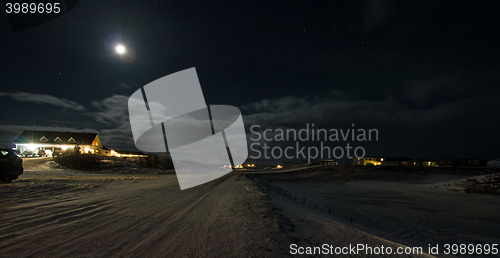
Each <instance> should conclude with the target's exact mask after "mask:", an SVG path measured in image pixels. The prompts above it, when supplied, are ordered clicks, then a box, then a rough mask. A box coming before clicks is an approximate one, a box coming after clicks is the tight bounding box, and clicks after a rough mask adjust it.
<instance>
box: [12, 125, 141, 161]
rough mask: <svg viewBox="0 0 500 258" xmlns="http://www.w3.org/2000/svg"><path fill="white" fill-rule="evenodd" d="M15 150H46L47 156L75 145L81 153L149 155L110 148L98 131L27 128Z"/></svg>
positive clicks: (36, 151) (123, 155)
mask: <svg viewBox="0 0 500 258" xmlns="http://www.w3.org/2000/svg"><path fill="white" fill-rule="evenodd" d="M13 144H14V145H15V147H14V150H16V151H18V152H19V153H24V152H25V151H31V152H33V153H38V152H39V151H40V150H41V151H44V152H45V154H46V155H47V156H49V157H50V156H52V154H53V153H58V152H62V151H64V150H67V149H70V148H71V149H73V148H75V147H77V146H78V147H79V148H80V152H81V153H88V154H96V155H103V156H115V157H123V158H126V157H147V154H146V153H143V152H138V151H122V150H110V149H108V148H106V147H105V146H103V145H102V143H101V140H100V139H99V136H98V135H97V133H79V132H53V131H35V130H25V131H24V132H23V133H22V134H21V135H19V136H18V137H17V138H16V139H15V140H14V141H13Z"/></svg>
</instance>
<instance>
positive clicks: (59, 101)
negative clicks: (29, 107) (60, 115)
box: [0, 92, 85, 111]
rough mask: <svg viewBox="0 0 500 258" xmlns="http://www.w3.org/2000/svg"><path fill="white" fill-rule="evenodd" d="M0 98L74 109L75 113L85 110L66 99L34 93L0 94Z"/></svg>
mask: <svg viewBox="0 0 500 258" xmlns="http://www.w3.org/2000/svg"><path fill="white" fill-rule="evenodd" d="M0 97H10V98H12V99H14V100H15V101H18V102H29V103H35V104H47V105H52V106H57V107H63V108H68V109H74V110H77V111H82V110H85V107H83V106H82V105H79V104H77V103H76V102H73V101H71V100H67V99H63V98H57V97H54V96H52V95H46V94H35V93H28V92H17V93H7V92H0Z"/></svg>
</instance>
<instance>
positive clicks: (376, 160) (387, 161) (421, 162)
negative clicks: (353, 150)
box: [353, 156, 437, 167]
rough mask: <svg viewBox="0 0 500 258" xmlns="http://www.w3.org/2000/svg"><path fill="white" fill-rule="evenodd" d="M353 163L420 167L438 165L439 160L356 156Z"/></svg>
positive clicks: (359, 164) (358, 164)
mask: <svg viewBox="0 0 500 258" xmlns="http://www.w3.org/2000/svg"><path fill="white" fill-rule="evenodd" d="M353 164H354V165H357V166H418V167H436V166H437V162H436V161H434V160H429V159H421V158H406V157H403V158H396V157H376V156H365V157H363V158H354V159H353Z"/></svg>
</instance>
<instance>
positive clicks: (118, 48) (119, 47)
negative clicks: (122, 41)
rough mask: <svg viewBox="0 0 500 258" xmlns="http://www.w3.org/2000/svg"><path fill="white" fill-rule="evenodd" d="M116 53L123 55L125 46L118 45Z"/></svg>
mask: <svg viewBox="0 0 500 258" xmlns="http://www.w3.org/2000/svg"><path fill="white" fill-rule="evenodd" d="M115 50H116V53H118V54H123V53H125V47H124V46H123V45H118V46H116V47H115Z"/></svg>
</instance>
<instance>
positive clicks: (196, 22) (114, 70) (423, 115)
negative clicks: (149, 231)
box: [0, 0, 500, 160]
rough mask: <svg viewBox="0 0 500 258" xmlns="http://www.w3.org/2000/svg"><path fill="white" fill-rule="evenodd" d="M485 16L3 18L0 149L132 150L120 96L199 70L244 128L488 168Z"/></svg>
mask: <svg viewBox="0 0 500 258" xmlns="http://www.w3.org/2000/svg"><path fill="white" fill-rule="evenodd" d="M495 3H496V2H495V1H467V2H459V1H374V0H372V1H300V2H295V1H217V2H216V1H80V3H79V4H78V5H77V6H76V7H75V8H74V9H72V10H71V11H70V12H68V13H67V14H65V15H63V16H61V17H59V18H57V19H55V20H52V21H50V22H48V23H45V24H42V25H40V26H37V27H34V28H31V29H28V30H25V31H21V32H17V33H13V32H12V31H11V28H10V24H9V21H8V19H7V15H6V14H5V13H3V14H2V16H1V17H0V35H1V36H0V50H1V51H0V60H1V62H0V87H1V89H0V100H1V101H0V107H1V109H2V115H1V119H0V141H1V144H2V145H4V146H9V147H10V144H11V142H12V140H13V139H14V138H15V137H16V136H17V135H19V134H20V133H21V132H22V131H23V130H25V129H39V130H74V131H88V132H98V133H99V136H100V138H101V140H102V142H103V144H104V145H106V146H107V147H110V148H119V149H129V150H134V149H135V146H134V143H133V139H132V134H131V130H130V124H129V121H128V110H127V101H128V98H129V97H130V95H131V94H132V93H133V92H135V91H136V90H137V89H139V88H140V87H142V86H144V85H146V84H148V83H149V82H151V81H154V80H156V79H158V78H161V77H163V76H166V75H168V74H171V73H175V72H177V71H181V70H184V69H187V68H191V67H196V71H197V73H198V77H199V80H200V83H201V86H202V89H203V93H204V95H205V99H206V102H207V104H211V105H214V104H226V105H233V106H237V107H239V108H240V110H241V112H242V114H243V116H244V117H243V119H244V123H245V126H246V127H247V129H248V128H249V127H250V126H251V125H254V124H258V125H261V127H262V128H263V129H266V128H297V129H300V128H304V127H305V125H306V124H307V123H310V124H312V123H314V124H315V127H319V128H326V129H329V128H338V129H340V128H346V129H348V128H351V127H352V124H353V123H354V124H355V127H356V128H366V129H368V128H376V129H378V130H379V141H378V142H370V143H356V144H357V145H362V146H364V147H365V149H366V152H367V154H369V155H385V156H397V157H402V156H410V157H423V158H431V159H438V158H440V157H479V158H486V159H488V160H491V159H494V158H498V157H500V149H499V146H500V138H499V137H498V135H499V129H500V121H499V114H500V105H499V104H498V101H499V99H500V98H499V96H500V94H499V93H500V87H499V86H500V85H499V83H500V75H499V74H500V73H499V72H498V71H499V68H500V65H499V61H498V60H499V58H500V51H499V50H498V47H499V37H500V36H499V32H500V22H499V18H498V17H500V5H499V4H498V3H497V4H495ZM118 43H121V44H123V45H125V46H126V48H127V50H128V53H129V54H128V56H126V57H125V56H121V57H120V56H119V55H117V54H116V53H115V51H114V47H115V45H116V44H118ZM132 52H133V53H134V54H135V57H134V56H131V55H130V53H132ZM247 133H248V134H249V137H252V135H251V134H250V132H249V131H248V130H247ZM249 143H251V142H250V141H249ZM272 144H282V143H272ZM311 144H313V145H314V144H315V143H311ZM330 144H331V145H332V146H335V145H337V144H338V145H345V143H344V142H341V143H330Z"/></svg>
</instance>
